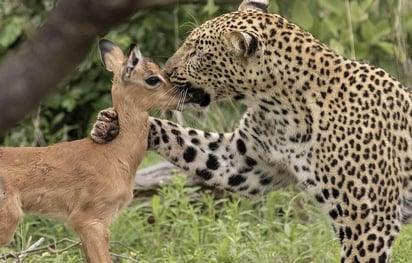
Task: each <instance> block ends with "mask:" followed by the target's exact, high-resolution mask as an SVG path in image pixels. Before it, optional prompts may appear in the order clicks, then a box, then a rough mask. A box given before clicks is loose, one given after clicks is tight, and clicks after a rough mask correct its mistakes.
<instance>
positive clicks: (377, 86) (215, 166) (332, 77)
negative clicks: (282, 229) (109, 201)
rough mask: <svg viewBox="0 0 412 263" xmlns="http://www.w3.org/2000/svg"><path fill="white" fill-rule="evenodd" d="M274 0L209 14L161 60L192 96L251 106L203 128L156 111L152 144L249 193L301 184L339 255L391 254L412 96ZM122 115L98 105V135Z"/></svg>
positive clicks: (407, 159)
mask: <svg viewBox="0 0 412 263" xmlns="http://www.w3.org/2000/svg"><path fill="white" fill-rule="evenodd" d="M268 6H269V2H268V1H267V0H244V1H243V2H242V3H241V5H240V6H239V8H238V10H237V11H234V12H230V13H225V14H223V15H221V16H218V17H216V18H213V19H210V20H208V21H206V22H204V23H203V24H201V25H200V26H198V27H196V28H195V29H193V30H192V31H191V33H190V34H189V35H188V37H187V38H186V39H185V41H184V42H183V43H182V45H181V46H180V47H179V48H178V50H177V51H176V52H175V53H174V54H173V55H172V56H171V57H170V58H169V59H168V60H167V61H166V63H165V65H164V70H165V72H166V73H167V75H168V76H169V78H170V81H171V82H172V83H173V84H174V85H175V87H176V88H178V89H180V90H181V92H184V93H186V94H187V98H186V102H187V103H192V104H197V105H198V106H199V107H207V106H208V105H209V104H210V103H212V102H215V101H221V100H234V101H238V102H239V103H241V104H244V105H245V106H246V110H245V112H244V114H243V116H242V117H241V119H240V121H239V124H238V126H237V128H235V130H234V131H233V132H223V133H222V132H213V131H203V130H199V129H194V128H191V127H185V126H182V125H180V124H177V123H174V122H172V121H170V120H166V119H160V118H154V117H151V118H150V119H149V122H148V127H149V138H148V141H149V149H150V150H153V151H155V152H157V153H158V154H159V155H161V156H162V157H164V158H165V159H167V160H169V161H170V162H172V163H173V164H175V165H176V166H178V167H180V168H182V169H183V170H185V171H186V172H187V173H188V174H190V175H192V176H197V177H199V178H202V180H203V181H204V182H205V183H206V184H208V185H210V186H213V187H216V188H220V189H225V190H228V191H231V192H234V193H238V194H241V195H245V196H257V195H264V194H267V193H268V192H270V191H274V190H276V189H280V188H283V187H285V186H287V185H290V184H295V185H297V186H298V187H300V188H301V189H302V190H303V191H306V192H307V193H308V194H309V195H310V196H311V197H312V198H313V200H314V201H315V202H316V203H317V204H318V205H319V206H320V208H321V211H323V212H324V213H325V214H326V215H327V216H328V217H329V218H330V221H331V225H332V227H333V230H334V232H335V233H336V236H337V237H338V239H339V241H340V247H341V252H340V262H369V263H373V262H379V263H384V262H390V260H391V253H392V247H393V244H394V241H395V239H396V238H397V236H398V235H399V233H400V230H401V227H402V225H404V224H407V223H410V222H411V221H412V124H411V123H412V95H411V94H412V93H411V91H410V89H408V88H407V87H406V86H404V85H402V84H401V82H400V81H398V80H397V79H395V78H394V77H392V76H391V75H390V74H389V73H387V72H386V71H385V70H384V69H382V68H379V67H377V66H373V65H370V64H369V63H366V62H362V61H357V60H353V59H349V58H347V57H345V56H342V55H340V54H338V53H337V52H335V51H333V50H332V49H331V48H329V47H328V46H327V45H325V44H324V43H322V42H320V41H319V40H318V39H316V38H315V36H313V35H312V34H311V33H309V32H307V31H306V30H304V29H302V28H301V27H300V26H298V25H296V24H294V23H292V22H290V21H288V20H287V19H286V18H284V17H282V16H280V15H277V14H272V13H269V12H268ZM115 119H116V113H115V112H113V110H110V109H108V110H106V111H103V112H101V113H100V114H99V117H98V121H97V122H96V124H95V126H94V128H93V130H92V133H91V134H92V138H94V140H96V141H98V142H101V143H104V142H108V141H110V140H112V139H114V138H115V137H116V133H117V132H118V129H119V128H120V129H121V127H119V125H118V123H116V121H115Z"/></svg>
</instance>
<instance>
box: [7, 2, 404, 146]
mask: <svg viewBox="0 0 412 263" xmlns="http://www.w3.org/2000/svg"><path fill="white" fill-rule="evenodd" d="M55 2H56V1H55V0H41V1H24V3H21V2H16V1H12V0H5V1H2V2H1V3H0V18H1V19H0V57H2V56H5V55H6V53H7V52H9V51H11V50H13V49H15V48H17V47H18V46H19V45H20V44H21V43H23V42H24V41H25V40H26V39H27V37H28V36H29V35H31V34H32V33H33V32H34V30H36V28H38V27H39V26H40V25H41V23H42V22H43V21H44V19H45V17H46V14H47V12H49V11H50V10H51V9H52V8H53V7H54V5H55ZM239 2H240V0H239ZM236 9H237V5H235V4H233V3H232V4H225V5H223V4H222V2H221V1H220V2H218V1H216V0H208V1H205V2H204V4H203V5H202V4H198V5H179V6H175V7H173V6H169V7H164V8H159V9H157V10H150V11H143V12H138V13H136V14H135V15H134V16H133V17H131V18H129V19H128V21H127V22H125V23H123V24H121V25H119V26H118V27H116V28H113V30H112V31H110V32H109V33H108V35H107V36H106V37H108V38H110V39H112V40H114V41H116V42H118V43H119V45H120V46H122V47H123V48H127V47H128V45H129V44H130V43H132V42H137V43H138V44H139V45H140V47H141V49H142V50H143V53H144V54H145V55H146V56H148V57H152V58H153V59H154V60H155V61H156V62H158V63H160V64H161V63H164V62H165V61H166V59H167V58H168V57H169V56H170V55H171V54H172V53H173V51H174V50H176V49H177V47H178V46H179V45H180V43H181V42H182V41H183V39H184V38H185V36H186V35H187V34H188V33H189V32H190V31H191V29H192V28H194V27H195V26H196V25H198V24H200V23H202V22H204V21H205V20H207V19H210V18H212V17H214V16H217V15H219V14H221V13H225V12H229V11H232V10H236ZM270 11H271V12H275V13H279V14H281V15H283V16H285V17H286V18H288V19H289V20H291V21H293V22H295V23H297V24H299V25H300V26H302V27H303V28H305V29H307V30H308V31H310V32H311V33H313V34H314V35H315V36H316V37H318V38H319V39H320V40H321V41H323V42H325V43H327V44H328V45H329V46H331V47H332V48H333V49H334V50H336V51H337V52H339V53H341V54H343V55H346V56H348V57H351V58H356V59H359V60H367V61H369V62H370V63H373V64H375V65H378V66H381V67H383V68H384V69H386V70H388V71H389V72H390V73H392V74H393V75H395V76H398V77H400V78H402V79H403V81H404V82H405V83H409V84H411V83H412V80H411V78H410V74H409V72H408V71H410V68H409V70H408V67H404V65H407V63H408V58H409V63H411V62H410V58H411V57H412V48H411V42H412V7H411V5H410V4H408V1H405V0H380V1H373V0H360V1H349V0H345V1H339V0H315V1H300V0H279V1H271V7H270ZM399 25H402V27H399ZM399 38H402V39H404V40H405V42H406V48H405V47H404V48H402V47H401V45H400V44H399ZM96 42H97V41H96ZM96 46H97V45H96ZM109 90H110V74H108V73H106V72H105V71H104V70H103V68H102V66H101V65H100V61H99V58H98V55H97V52H96V47H93V49H92V51H91V53H90V55H89V57H88V58H87V59H86V60H85V61H84V62H83V63H82V64H81V65H80V66H79V67H78V69H77V71H76V72H75V73H74V74H73V75H72V76H70V77H69V78H68V80H67V81H65V82H64V83H62V84H61V85H60V88H59V90H58V92H56V93H55V94H54V95H52V96H50V97H49V98H47V99H45V100H44V101H43V103H42V105H41V106H40V107H39V109H38V111H36V112H35V113H33V114H32V115H30V116H27V118H26V119H25V120H23V121H22V122H20V123H19V124H17V125H16V126H15V128H13V129H10V131H9V132H8V133H7V134H6V136H4V137H3V138H0V142H2V144H3V145H14V146H16V145H17V146H25V145H45V144H51V143H56V142H59V141H65V140H73V139H77V138H82V137H85V136H87V135H88V133H89V130H90V129H91V126H92V124H93V123H94V121H95V117H96V114H97V112H98V111H99V110H101V109H103V108H106V107H109V106H110V105H111V97H110V92H109ZM241 111H242V108H241V107H240V106H239V105H229V106H226V109H224V110H222V108H221V107H214V108H213V107H212V109H211V110H210V111H209V112H210V113H208V112H206V113H203V112H202V113H199V112H198V111H196V110H185V113H184V119H186V120H188V121H189V122H188V123H189V124H190V125H191V126H195V127H200V128H201V127H206V128H210V127H213V128H216V129H218V130H231V129H232V128H233V126H234V125H235V123H236V120H237V119H238V117H239V115H240V112H241ZM199 114H202V115H205V116H206V117H203V118H199V116H198V115H199ZM216 116H219V118H220V117H224V118H225V119H218V118H217V117H216ZM199 119H202V120H201V121H199ZM199 122H200V123H199ZM227 123H229V124H227Z"/></svg>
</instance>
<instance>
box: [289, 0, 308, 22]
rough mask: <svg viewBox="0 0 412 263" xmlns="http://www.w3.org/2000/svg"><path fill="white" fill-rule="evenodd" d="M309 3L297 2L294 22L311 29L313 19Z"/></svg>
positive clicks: (294, 5)
mask: <svg viewBox="0 0 412 263" xmlns="http://www.w3.org/2000/svg"><path fill="white" fill-rule="evenodd" d="M305 3H307V2H301V1H295V2H294V4H293V9H292V18H293V20H294V21H295V22H296V23H297V24H298V25H300V26H301V27H303V28H306V29H309V28H311V27H312V25H313V17H312V14H311V13H310V11H309V8H308V6H307V4H305Z"/></svg>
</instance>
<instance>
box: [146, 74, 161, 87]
mask: <svg viewBox="0 0 412 263" xmlns="http://www.w3.org/2000/svg"><path fill="white" fill-rule="evenodd" d="M145 82H146V84H147V85H149V86H150V87H152V88H155V87H157V86H159V84H160V83H162V79H161V78H159V77H157V76H151V77H149V78H147V79H145Z"/></svg>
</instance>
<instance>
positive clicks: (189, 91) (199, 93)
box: [179, 82, 211, 107]
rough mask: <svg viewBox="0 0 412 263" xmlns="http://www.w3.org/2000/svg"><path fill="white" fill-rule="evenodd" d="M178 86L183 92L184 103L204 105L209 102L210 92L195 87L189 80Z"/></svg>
mask: <svg viewBox="0 0 412 263" xmlns="http://www.w3.org/2000/svg"><path fill="white" fill-rule="evenodd" d="M179 88H180V89H182V90H183V91H184V93H185V103H193V104H198V105H199V106H200V107H206V106H208V105H209V104H210V101H211V98H210V94H209V93H207V92H206V91H204V90H203V89H201V88H196V87H194V86H193V85H192V84H191V83H189V82H187V83H185V84H184V85H181V86H180V87H179Z"/></svg>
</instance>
